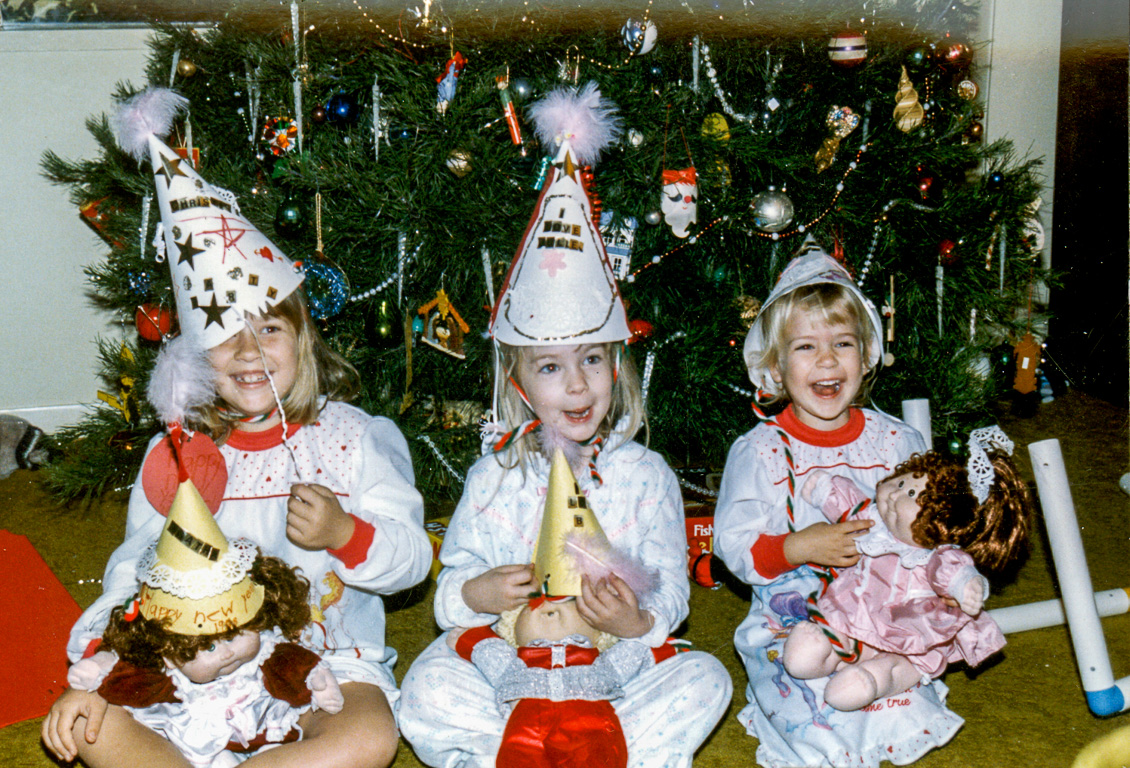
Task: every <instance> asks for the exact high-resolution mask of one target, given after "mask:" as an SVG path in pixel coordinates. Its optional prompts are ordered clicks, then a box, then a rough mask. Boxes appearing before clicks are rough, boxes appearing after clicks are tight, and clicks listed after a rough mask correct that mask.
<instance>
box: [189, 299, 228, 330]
mask: <svg viewBox="0 0 1130 768" xmlns="http://www.w3.org/2000/svg"><path fill="white" fill-rule="evenodd" d="M196 308H197V309H199V310H202V311H203V312H204V315H205V316H206V317H207V318H208V319H207V320H206V321H205V322H204V327H205V328H207V327H208V326H209V325H211V324H212V323H216V324H217V325H219V326H220V327H221V328H223V327H224V319H223V314H224V312H226V311H227V309H228V308H227V306H225V305H223V304H220V303H218V302H217V301H216V295H215V294H212V303H211V304H198V305H197V306H196Z"/></svg>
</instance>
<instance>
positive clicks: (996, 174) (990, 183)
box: [985, 171, 1004, 192]
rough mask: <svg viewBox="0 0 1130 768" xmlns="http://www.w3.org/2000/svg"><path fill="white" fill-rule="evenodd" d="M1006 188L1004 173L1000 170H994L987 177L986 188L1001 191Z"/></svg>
mask: <svg viewBox="0 0 1130 768" xmlns="http://www.w3.org/2000/svg"><path fill="white" fill-rule="evenodd" d="M1003 188H1004V174H1003V173H1001V172H1000V171H993V172H992V173H990V174H989V175H988V176H986V177H985V189H987V190H989V191H990V192H1000V191H1001V189H1003Z"/></svg>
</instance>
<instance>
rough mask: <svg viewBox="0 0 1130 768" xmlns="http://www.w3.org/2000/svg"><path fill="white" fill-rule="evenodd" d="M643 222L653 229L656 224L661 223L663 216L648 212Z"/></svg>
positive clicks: (656, 212) (658, 213)
mask: <svg viewBox="0 0 1130 768" xmlns="http://www.w3.org/2000/svg"><path fill="white" fill-rule="evenodd" d="M643 220H644V221H646V222H647V223H648V224H650V225H651V226H653V227H654V226H655V225H656V224H658V223H659V222H661V221H663V214H662V213H660V212H659V211H648V212H647V213H646V214H644V217H643Z"/></svg>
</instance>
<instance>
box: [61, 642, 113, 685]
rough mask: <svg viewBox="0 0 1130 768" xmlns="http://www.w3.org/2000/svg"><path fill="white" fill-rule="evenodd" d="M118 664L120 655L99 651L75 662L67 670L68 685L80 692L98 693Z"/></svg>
mask: <svg viewBox="0 0 1130 768" xmlns="http://www.w3.org/2000/svg"><path fill="white" fill-rule="evenodd" d="M117 663H118V655H117V654H116V653H112V652H111V651H99V652H98V653H96V654H94V655H93V656H91V657H89V658H86V659H83V660H82V661H78V662H75V663H74V665H72V666H71V668H70V669H68V670H67V685H69V686H71V687H72V688H78V689H79V690H80V691H97V690H98V686H100V685H102V681H103V680H105V679H106V675H108V674H110V670H111V669H113V668H114V665H115V664H117Z"/></svg>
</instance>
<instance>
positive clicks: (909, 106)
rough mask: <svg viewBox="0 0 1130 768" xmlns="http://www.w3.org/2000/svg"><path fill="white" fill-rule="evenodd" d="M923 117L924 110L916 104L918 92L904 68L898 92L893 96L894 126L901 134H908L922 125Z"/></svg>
mask: <svg viewBox="0 0 1130 768" xmlns="http://www.w3.org/2000/svg"><path fill="white" fill-rule="evenodd" d="M925 116H926V110H924V109H923V108H922V105H921V104H920V103H919V102H918V91H916V90H914V84H913V83H911V82H910V75H909V74H907V71H906V67H903V68H902V74H901V75H900V76H899V88H898V92H897V93H896V94H895V125H897V126H898V129H899V130H900V131H902V132H903V133H910V132H911V131H913V130H914V129H915V128H917V127H918V126H920V125H922V119H923V118H924V117H925Z"/></svg>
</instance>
